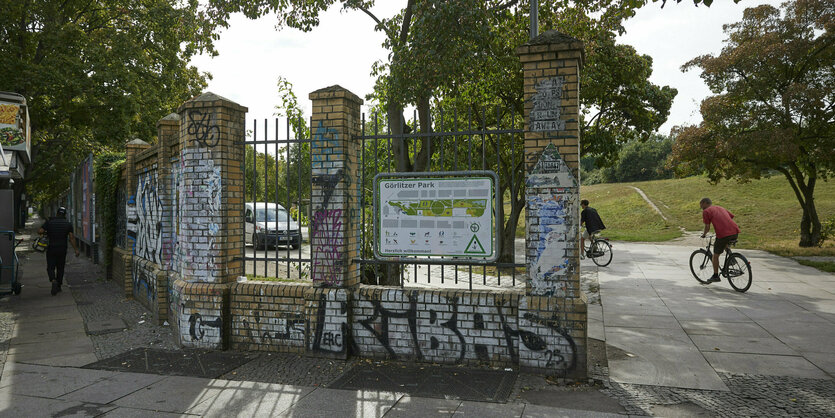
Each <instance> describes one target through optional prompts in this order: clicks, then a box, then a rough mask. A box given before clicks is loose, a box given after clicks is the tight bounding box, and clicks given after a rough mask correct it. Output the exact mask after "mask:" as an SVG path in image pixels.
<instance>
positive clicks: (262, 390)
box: [187, 379, 315, 417]
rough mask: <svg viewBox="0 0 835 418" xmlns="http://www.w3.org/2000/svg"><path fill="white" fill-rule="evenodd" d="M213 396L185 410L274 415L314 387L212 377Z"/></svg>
mask: <svg viewBox="0 0 835 418" xmlns="http://www.w3.org/2000/svg"><path fill="white" fill-rule="evenodd" d="M211 385H212V387H213V388H216V389H218V390H219V393H218V394H217V396H215V397H213V398H211V399H209V400H207V401H206V402H202V403H200V404H198V405H197V406H195V407H193V408H191V409H189V410H188V411H187V412H188V413H189V414H195V415H200V416H206V417H227V416H242V417H244V416H246V417H255V416H274V415H277V414H280V413H282V412H285V411H287V410H288V409H290V408H291V407H292V406H293V404H295V403H296V402H298V401H300V400H301V399H302V398H304V397H305V396H307V395H308V394H310V392H312V391H313V390H314V389H315V388H312V387H305V386H293V385H281V384H275V383H259V382H238V381H230V380H219V379H218V380H214V381H212V383H211Z"/></svg>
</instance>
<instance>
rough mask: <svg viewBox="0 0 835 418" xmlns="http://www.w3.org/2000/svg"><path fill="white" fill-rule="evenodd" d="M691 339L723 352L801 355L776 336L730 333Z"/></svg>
mask: <svg viewBox="0 0 835 418" xmlns="http://www.w3.org/2000/svg"><path fill="white" fill-rule="evenodd" d="M690 339H691V340H693V343H694V344H696V347H698V348H699V350H702V351H708V352H714V351H716V352H721V353H750V354H781V355H793V356H796V355H799V354H800V353H798V352H797V351H795V350H792V349H791V348H790V347H789V346H787V345H785V344H783V343H782V342H780V340H778V339H776V338H774V337H736V336H729V335H691V336H690Z"/></svg>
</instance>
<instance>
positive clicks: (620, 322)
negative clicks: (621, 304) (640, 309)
mask: <svg viewBox="0 0 835 418" xmlns="http://www.w3.org/2000/svg"><path fill="white" fill-rule="evenodd" d="M605 323H606V326H609V327H618V328H621V327H624V328H669V329H681V326H680V325H679V323H678V321H677V320H676V318H675V317H674V316H672V315H608V316H606V321H605Z"/></svg>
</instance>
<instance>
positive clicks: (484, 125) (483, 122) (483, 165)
mask: <svg viewBox="0 0 835 418" xmlns="http://www.w3.org/2000/svg"><path fill="white" fill-rule="evenodd" d="M485 116H486V115H485V112H484V106H481V132H482V133H481V169H482V170H487V148H486V147H485V144H484V131H485V130H486V129H487V118H486V117H485ZM496 173H497V174H498V172H496ZM497 183H498V182H497ZM496 186H497V187H498V186H499V184H497V185H496ZM497 191H498V190H497ZM495 198H496V197H494V199H495ZM499 203H501V200H499ZM494 216H495V215H494ZM493 222H495V220H494V221H493ZM496 239H501V237H496ZM499 256H501V254H499ZM481 274H482V277H481V280H482V284H484V285H487V268H486V267H485V268H483V269H482V270H481Z"/></svg>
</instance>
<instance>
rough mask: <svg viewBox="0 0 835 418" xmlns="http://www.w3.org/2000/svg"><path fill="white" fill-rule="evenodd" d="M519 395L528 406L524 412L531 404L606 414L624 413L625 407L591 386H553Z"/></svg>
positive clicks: (526, 411)
mask: <svg viewBox="0 0 835 418" xmlns="http://www.w3.org/2000/svg"><path fill="white" fill-rule="evenodd" d="M519 397H520V398H521V399H522V400H523V401H524V402H525V403H526V404H528V406H527V407H526V408H525V413H526V414H527V413H528V412H529V409H528V408H530V407H531V406H533V405H538V406H544V407H549V408H565V409H569V410H576V411H592V412H598V413H606V414H625V413H626V409H624V408H623V406H621V405H620V403H618V401H617V399H613V398H610V397H609V396H607V395H606V394H604V393H602V392H600V391H599V390H596V389H591V388H572V387H564V386H563V387H555V388H548V389H541V390H529V391H523V392H522V393H520V394H519Z"/></svg>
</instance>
